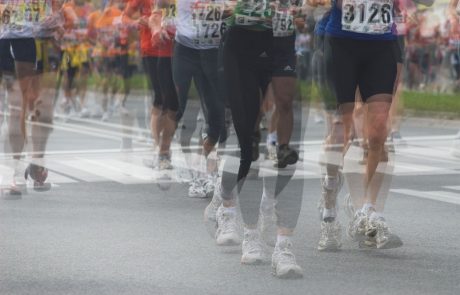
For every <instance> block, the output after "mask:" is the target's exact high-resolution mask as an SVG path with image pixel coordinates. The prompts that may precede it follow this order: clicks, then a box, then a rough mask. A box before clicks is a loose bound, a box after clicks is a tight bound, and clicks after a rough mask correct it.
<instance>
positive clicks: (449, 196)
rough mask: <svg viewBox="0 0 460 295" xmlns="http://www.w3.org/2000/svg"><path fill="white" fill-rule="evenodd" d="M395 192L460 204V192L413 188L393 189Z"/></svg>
mask: <svg viewBox="0 0 460 295" xmlns="http://www.w3.org/2000/svg"><path fill="white" fill-rule="evenodd" d="M390 191H391V192H393V193H398V194H403V195H408V196H412V197H417V198H421V199H428V200H433V201H439V202H445V203H450V204H455V205H460V194H456V193H451V192H446V191H429V192H426V191H418V190H412V189H392V190H390Z"/></svg>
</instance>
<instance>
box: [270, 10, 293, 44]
mask: <svg viewBox="0 0 460 295" xmlns="http://www.w3.org/2000/svg"><path fill="white" fill-rule="evenodd" d="M272 21H273V24H272V25H273V36H275V37H287V36H292V35H293V34H294V30H295V28H294V17H293V15H292V14H291V13H290V11H289V10H288V9H283V10H276V11H275V15H274V16H273V19H272Z"/></svg>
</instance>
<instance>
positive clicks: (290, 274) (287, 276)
mask: <svg viewBox="0 0 460 295" xmlns="http://www.w3.org/2000/svg"><path fill="white" fill-rule="evenodd" d="M272 275H273V276H275V277H277V278H278V279H291V280H293V279H301V278H303V274H302V273H299V272H297V271H295V270H293V269H291V270H289V271H288V272H287V273H285V274H282V275H277V274H276V270H275V269H273V270H272Z"/></svg>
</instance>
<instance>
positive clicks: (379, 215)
mask: <svg viewBox="0 0 460 295" xmlns="http://www.w3.org/2000/svg"><path fill="white" fill-rule="evenodd" d="M377 219H385V217H384V216H383V213H382V212H375V211H374V212H372V213H371V215H370V216H369V220H377Z"/></svg>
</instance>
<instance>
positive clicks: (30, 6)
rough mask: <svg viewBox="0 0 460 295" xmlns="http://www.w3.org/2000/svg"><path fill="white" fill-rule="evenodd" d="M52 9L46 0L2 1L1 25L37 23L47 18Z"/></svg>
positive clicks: (31, 24) (14, 25)
mask: <svg viewBox="0 0 460 295" xmlns="http://www.w3.org/2000/svg"><path fill="white" fill-rule="evenodd" d="M50 9H51V8H50V7H49V6H47V3H46V0H30V1H15V0H10V1H1V2H0V16H1V26H2V27H3V28H4V27H11V28H14V27H22V26H26V25H30V26H33V25H36V24H37V23H40V22H42V21H43V20H44V19H45V17H46V15H47V13H48V12H50Z"/></svg>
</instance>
